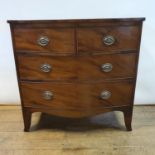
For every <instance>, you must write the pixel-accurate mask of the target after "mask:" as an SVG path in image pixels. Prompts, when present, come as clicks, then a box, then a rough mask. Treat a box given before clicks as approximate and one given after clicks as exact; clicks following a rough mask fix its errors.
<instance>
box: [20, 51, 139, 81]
mask: <svg viewBox="0 0 155 155" xmlns="http://www.w3.org/2000/svg"><path fill="white" fill-rule="evenodd" d="M17 59H18V63H19V74H20V79H21V80H45V81H46V80H77V79H78V80H80V79H81V80H83V79H87V80H89V79H91V80H100V79H108V78H127V77H135V75H136V71H135V69H136V62H137V55H136V54H134V53H130V54H116V55H113V54H111V55H97V56H79V57H77V56H66V57H60V56H54V57H53V56H42V55H41V56H39V55H18V56H17ZM106 63H111V64H112V66H113V68H112V71H110V72H104V71H102V68H101V66H102V65H103V64H106ZM43 64H49V65H50V66H51V67H52V69H51V71H50V72H43V71H42V70H41V66H42V65H43Z"/></svg>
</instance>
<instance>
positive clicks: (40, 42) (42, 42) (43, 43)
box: [38, 36, 50, 47]
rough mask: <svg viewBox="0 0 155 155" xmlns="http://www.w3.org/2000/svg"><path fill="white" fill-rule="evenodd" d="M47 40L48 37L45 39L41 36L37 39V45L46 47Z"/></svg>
mask: <svg viewBox="0 0 155 155" xmlns="http://www.w3.org/2000/svg"><path fill="white" fill-rule="evenodd" d="M49 41H50V40H49V38H48V37H46V36H41V37H40V38H39V39H38V44H39V45H40V46H43V47H44V46H47V45H48V43H49Z"/></svg>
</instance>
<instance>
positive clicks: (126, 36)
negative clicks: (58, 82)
mask: <svg viewBox="0 0 155 155" xmlns="http://www.w3.org/2000/svg"><path fill="white" fill-rule="evenodd" d="M140 34H141V29H140V27H139V26H107V27H106V26H105V27H97V28H96V27H93V28H85V27H83V28H79V29H78V30H77V40H78V50H79V52H88V53H91V52H118V51H127V50H138V49H139V44H140Z"/></svg>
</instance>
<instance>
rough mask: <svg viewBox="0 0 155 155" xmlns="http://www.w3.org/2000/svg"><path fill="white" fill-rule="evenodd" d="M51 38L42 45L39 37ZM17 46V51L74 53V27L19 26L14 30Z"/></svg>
mask: <svg viewBox="0 0 155 155" xmlns="http://www.w3.org/2000/svg"><path fill="white" fill-rule="evenodd" d="M42 36H46V37H48V38H49V44H48V45H47V46H44V47H42V46H40V45H39V44H38V39H39V38H40V37H42ZM14 39H15V48H16V50H17V51H31V52H32V53H37V52H52V53H55V54H56V53H74V52H75V51H74V49H75V48H74V47H75V45H74V29H73V28H61V29H58V28H46V27H45V28H22V27H21V28H18V29H15V30H14Z"/></svg>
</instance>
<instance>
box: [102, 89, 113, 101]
mask: <svg viewBox="0 0 155 155" xmlns="http://www.w3.org/2000/svg"><path fill="white" fill-rule="evenodd" d="M100 97H101V99H103V100H107V99H109V98H110V97H111V92H110V91H108V90H104V91H102V92H101V95H100Z"/></svg>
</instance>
